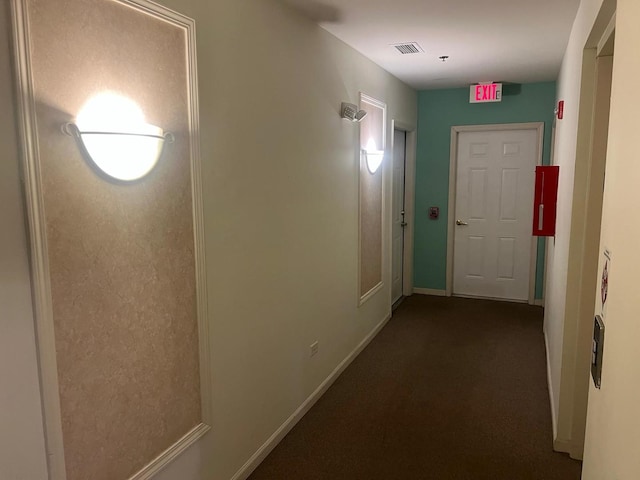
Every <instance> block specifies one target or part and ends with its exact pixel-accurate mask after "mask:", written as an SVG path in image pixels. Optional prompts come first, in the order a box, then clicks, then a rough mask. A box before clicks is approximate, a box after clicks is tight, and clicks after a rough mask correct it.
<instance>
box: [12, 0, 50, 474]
mask: <svg viewBox="0 0 640 480" xmlns="http://www.w3.org/2000/svg"><path fill="white" fill-rule="evenodd" d="M10 32H11V29H10V23H9V8H8V3H3V4H2V5H0V105H2V106H3V112H2V115H0V145H1V148H2V154H1V155H0V225H2V228H0V478H2V479H3V480H4V479H7V480H45V479H47V464H46V462H47V459H46V452H45V444H44V430H43V425H42V405H41V403H40V387H39V380H38V364H37V357H36V343H35V330H34V321H33V311H32V308H31V286H30V280H29V261H28V258H27V243H26V234H25V220H24V209H23V205H22V201H21V191H20V188H21V187H20V177H19V171H18V151H17V141H16V124H15V116H14V110H13V106H14V103H13V98H12V97H13V93H14V91H13V85H12V78H11V69H10V61H9V58H10V56H9V55H10V54H9V37H10Z"/></svg>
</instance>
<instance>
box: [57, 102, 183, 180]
mask: <svg viewBox="0 0 640 480" xmlns="http://www.w3.org/2000/svg"><path fill="white" fill-rule="evenodd" d="M77 122H78V124H77V125H75V124H73V123H67V124H65V125H64V126H63V131H64V132H65V133H67V134H68V135H71V136H73V137H75V138H76V140H77V141H78V143H80V144H81V145H82V147H83V149H84V150H85V152H86V154H87V155H88V156H89V158H90V159H91V161H92V162H93V164H94V165H95V166H96V167H97V168H98V169H100V170H101V171H102V172H104V173H105V174H106V175H108V176H109V177H112V178H115V179H116V180H120V181H123V182H132V181H134V180H138V179H140V178H142V177H144V176H145V175H147V174H148V173H149V172H150V171H151V170H152V169H153V167H155V166H156V164H157V163H158V160H159V158H160V155H161V154H162V150H163V147H164V143H165V142H169V143H172V142H173V135H172V134H171V133H164V132H163V131H162V129H161V128H159V127H156V126H154V125H149V124H148V123H145V122H144V116H143V114H142V111H141V110H140V108H139V107H138V106H137V105H136V104H135V103H134V102H132V101H131V100H129V99H126V98H124V97H121V96H118V95H115V94H111V93H106V94H101V95H99V96H97V97H94V98H93V99H91V100H90V101H89V102H87V104H86V105H85V107H83V109H82V111H81V112H80V114H79V115H78V118H77Z"/></svg>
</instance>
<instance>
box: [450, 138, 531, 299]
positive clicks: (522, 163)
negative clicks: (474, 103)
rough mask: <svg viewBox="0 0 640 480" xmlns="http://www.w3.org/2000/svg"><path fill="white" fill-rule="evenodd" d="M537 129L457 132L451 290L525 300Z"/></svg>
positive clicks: (471, 294) (528, 279) (528, 278)
mask: <svg viewBox="0 0 640 480" xmlns="http://www.w3.org/2000/svg"><path fill="white" fill-rule="evenodd" d="M537 161H538V133H537V130H534V129H533V130H500V131H483V132H460V133H459V134H458V158H457V178H456V203H455V218H454V219H453V221H454V222H456V225H455V226H454V232H455V236H454V260H453V262H454V264H453V270H454V273H453V293H454V295H455V294H457V295H469V296H476V297H489V298H500V299H508V300H525V301H526V300H528V298H529V283H530V273H531V252H532V246H533V237H532V235H531V229H532V226H531V222H532V220H533V218H532V217H533V196H534V186H535V166H536V164H537Z"/></svg>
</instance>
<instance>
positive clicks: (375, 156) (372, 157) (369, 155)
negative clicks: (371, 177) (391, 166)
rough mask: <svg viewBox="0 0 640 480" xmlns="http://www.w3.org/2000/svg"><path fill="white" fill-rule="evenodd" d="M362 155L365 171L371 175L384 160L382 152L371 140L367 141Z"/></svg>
mask: <svg viewBox="0 0 640 480" xmlns="http://www.w3.org/2000/svg"><path fill="white" fill-rule="evenodd" d="M362 154H363V155H364V156H365V160H366V162H367V169H368V170H369V172H370V173H371V174H374V173H376V172H377V171H378V168H380V165H382V160H384V150H379V149H378V146H377V145H376V142H375V140H374V139H373V138H370V139H369V140H368V141H367V145H366V148H363V149H362Z"/></svg>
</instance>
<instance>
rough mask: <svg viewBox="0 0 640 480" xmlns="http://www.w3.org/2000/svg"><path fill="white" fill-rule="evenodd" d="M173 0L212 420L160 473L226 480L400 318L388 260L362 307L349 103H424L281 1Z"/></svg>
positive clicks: (399, 111)
mask: <svg viewBox="0 0 640 480" xmlns="http://www.w3.org/2000/svg"><path fill="white" fill-rule="evenodd" d="M161 3H163V4H165V5H166V6H168V7H170V8H174V9H175V10H178V11H180V12H181V13H184V14H186V15H188V16H190V17H192V18H194V19H195V20H196V22H197V35H198V38H197V41H198V68H199V83H200V100H201V104H200V108H201V110H200V111H201V128H202V160H203V170H202V174H203V184H204V185H203V187H204V192H205V193H204V208H205V233H206V257H207V270H208V272H207V274H208V288H209V291H208V298H209V314H210V318H209V321H210V325H211V339H210V341H211V346H212V356H213V362H212V363H213V365H212V367H213V368H212V380H213V388H214V399H213V414H214V417H213V431H212V432H211V433H209V434H208V435H207V436H205V437H204V438H203V439H202V440H201V441H200V442H199V443H197V444H196V445H194V446H193V447H192V448H191V449H189V450H188V451H187V452H185V454H184V455H183V456H182V457H180V458H179V459H178V460H177V461H176V462H175V463H174V464H172V465H170V466H169V467H168V468H167V469H166V470H165V471H164V472H162V473H161V474H160V475H158V476H157V478H158V479H160V480H166V479H176V478H180V479H181V480H196V479H202V480H204V479H207V480H210V479H216V480H218V479H220V480H224V479H230V478H232V477H234V475H235V474H236V472H238V471H240V469H241V468H242V466H243V465H244V464H245V462H247V461H248V460H249V458H250V457H251V456H252V455H253V454H254V453H256V451H257V450H258V449H259V448H260V447H261V446H262V445H263V444H264V443H265V442H266V441H267V440H268V439H269V437H270V436H271V435H273V434H274V432H276V430H277V429H278V428H279V427H280V426H281V425H282V424H283V422H284V421H285V420H286V419H287V418H288V417H289V416H290V415H291V414H292V413H293V412H294V411H295V410H296V409H297V408H298V407H299V406H300V405H301V404H302V403H303V402H304V401H305V399H307V398H308V397H309V396H310V395H311V394H312V392H314V390H315V389H316V388H317V387H318V386H319V385H320V384H321V382H323V380H325V379H326V378H327V377H328V376H329V375H330V374H331V372H332V371H333V370H334V369H335V368H336V367H337V366H338V365H339V364H340V363H341V362H342V361H343V360H344V359H345V358H346V357H347V356H348V355H349V354H350V353H351V352H352V351H353V350H354V349H355V348H356V347H357V345H358V344H359V343H360V342H361V341H362V340H363V339H365V338H366V337H367V336H368V335H369V333H371V332H372V331H373V330H374V329H375V327H376V326H377V325H378V324H380V322H381V321H383V320H384V319H385V318H387V317H388V315H389V314H390V282H389V277H390V256H389V255H385V259H384V265H383V267H384V268H383V276H384V278H385V281H386V284H385V288H383V289H382V290H381V291H379V292H378V293H377V294H376V295H375V296H374V297H373V298H371V299H370V300H369V301H368V302H367V303H366V304H365V305H363V306H362V307H361V308H357V307H356V305H357V301H358V170H359V155H358V128H357V125H354V124H350V123H348V122H345V121H344V120H342V119H340V116H339V109H340V103H341V102H342V101H350V102H351V103H358V99H359V92H360V91H363V92H365V93H367V94H370V95H372V96H374V97H376V98H379V99H380V100H382V101H384V102H386V103H387V105H388V118H389V120H392V119H397V120H398V121H401V122H402V123H403V124H405V125H415V124H416V118H417V102H416V100H417V99H416V94H415V92H414V91H413V90H411V89H410V88H409V87H407V86H406V85H404V84H402V83H400V82H399V81H398V80H396V79H395V78H393V77H392V76H391V75H389V74H388V73H387V72H385V71H383V70H382V69H380V68H379V67H377V66H376V65H374V64H373V63H372V62H370V61H369V60H367V59H365V58H364V57H362V56H361V55H360V54H358V53H356V52H355V51H354V50H352V49H351V48H349V47H347V46H346V45H344V44H343V43H342V42H340V41H339V40H337V39H336V38H334V37H332V36H331V35H329V34H328V33H326V32H325V31H324V30H322V29H321V28H319V27H318V26H316V25H315V24H313V23H312V22H310V21H308V20H307V19H305V18H303V17H302V16H300V15H299V14H297V13H296V12H294V11H293V10H290V9H288V8H287V7H284V6H283V5H281V4H280V3H279V2H277V1H275V0H264V1H260V2H256V1H255V0H218V1H216V2H210V1H207V0H162V2H161ZM5 63H6V62H5ZM390 125H391V122H390V121H389V122H388V126H387V138H388V141H387V144H388V145H390V144H391V142H390V135H391V131H390ZM390 173H391V169H390V168H388V166H385V173H384V182H385V189H386V190H385V191H386V195H387V196H389V193H390V191H391V189H390V180H391V175H390ZM8 178H12V179H13V181H14V182H15V181H16V174H15V172H14V173H13V176H11V177H8ZM3 180H4V178H3ZM387 200H388V198H387ZM390 204H391V202H390V201H387V202H386V203H385V205H386V208H387V209H388V208H389V207H390ZM387 213H389V212H387ZM387 218H390V215H387ZM384 228H385V242H387V245H390V232H391V229H390V225H385V226H384ZM23 240H24V239H23ZM21 248H24V243H22V244H21ZM31 340H33V338H31ZM314 341H319V353H318V354H317V355H316V356H314V357H313V358H310V357H309V346H310V344H311V343H312V342H314ZM31 383H33V382H31ZM29 398H31V400H32V401H33V399H34V398H37V393H33V394H32V395H30V397H29ZM33 451H34V452H35V450H33ZM28 478H29V479H30V480H31V478H32V477H28ZM33 478H37V477H33Z"/></svg>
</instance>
